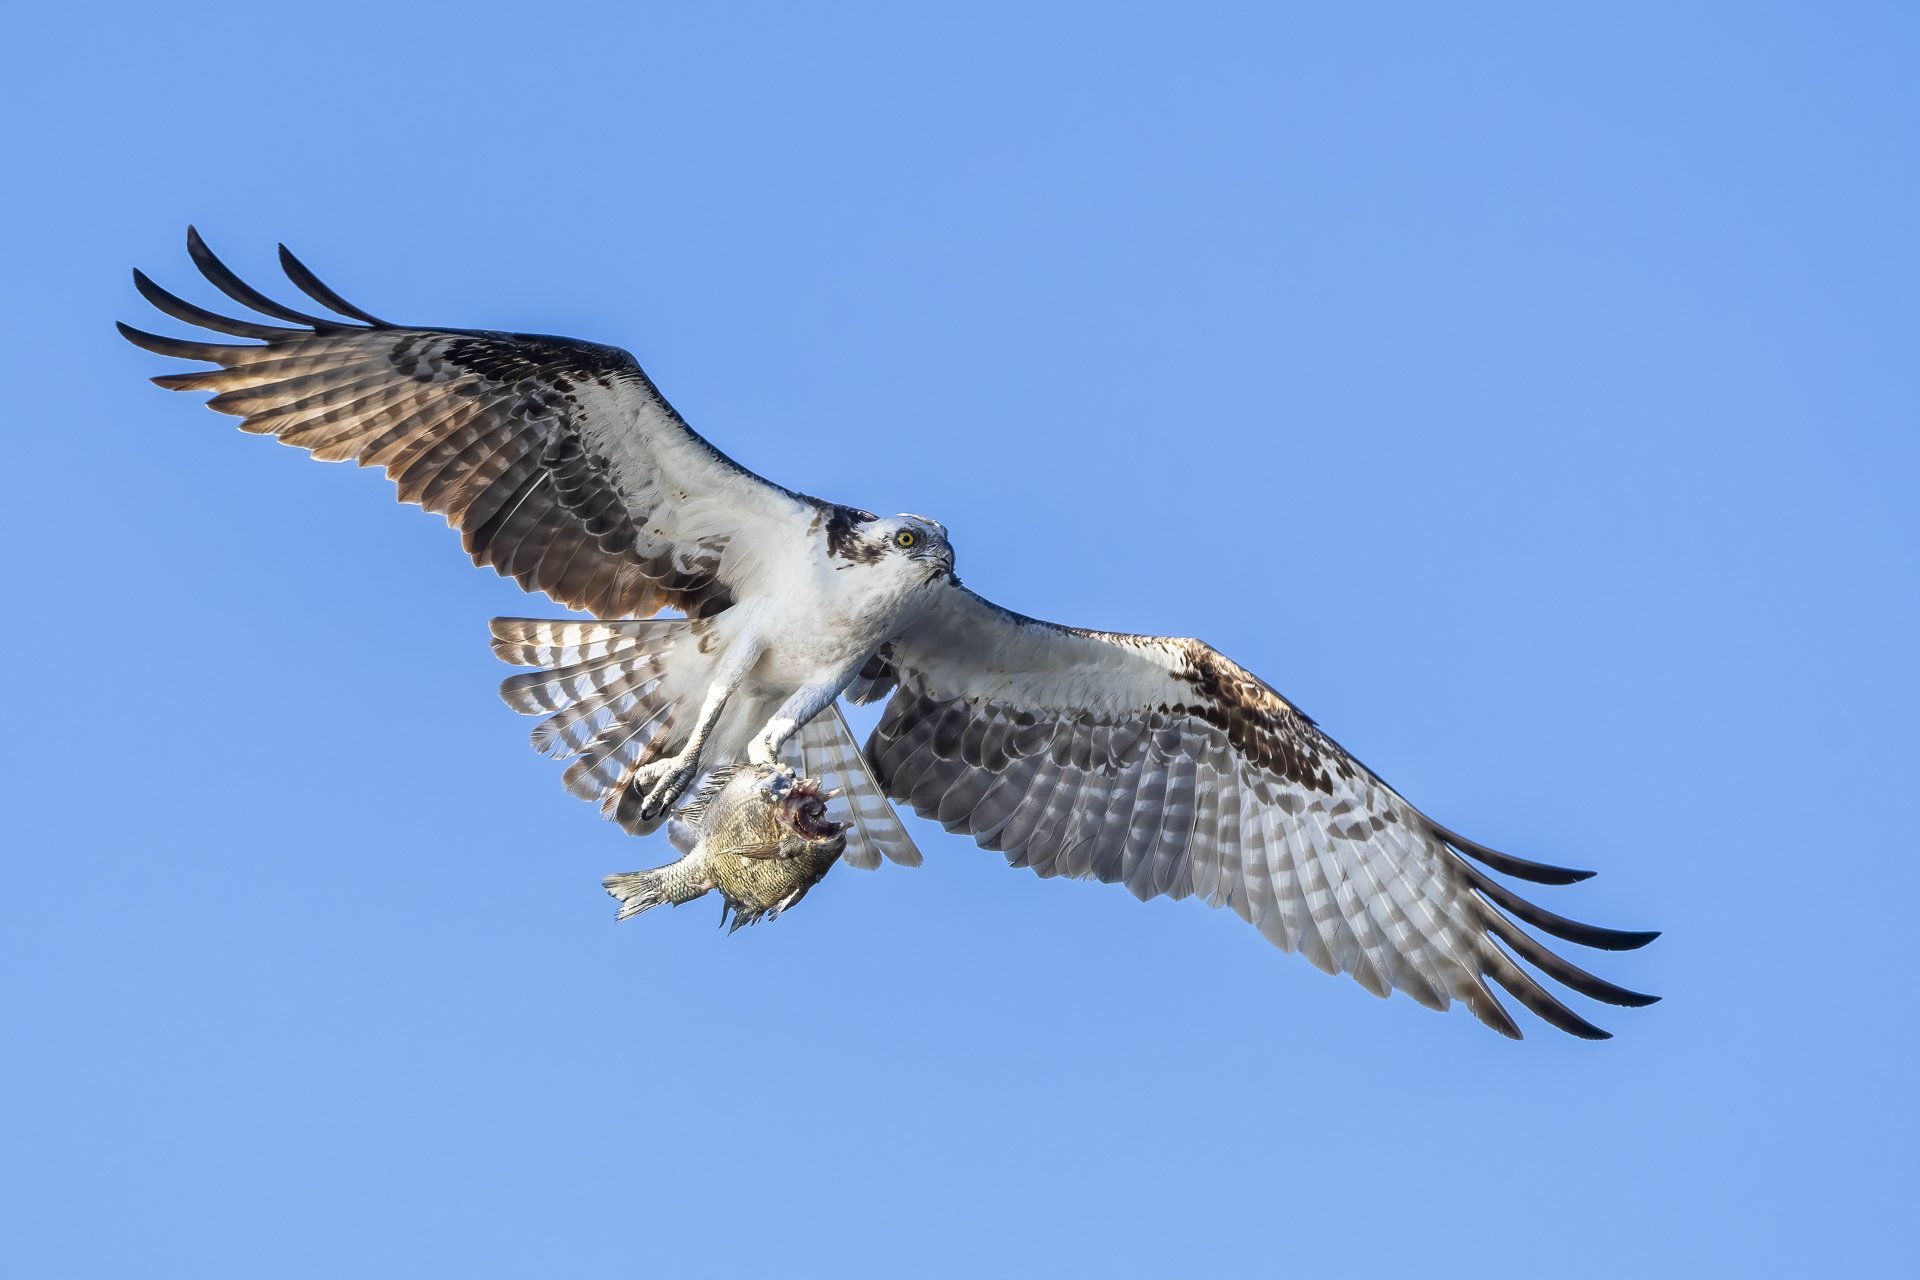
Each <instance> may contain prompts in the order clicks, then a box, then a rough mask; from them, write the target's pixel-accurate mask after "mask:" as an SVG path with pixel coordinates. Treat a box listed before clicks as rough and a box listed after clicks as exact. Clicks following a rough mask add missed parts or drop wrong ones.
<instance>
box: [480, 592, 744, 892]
mask: <svg viewBox="0 0 1920 1280" xmlns="http://www.w3.org/2000/svg"><path fill="white" fill-rule="evenodd" d="M697 625H698V624H696V623H693V622H689V621H687V620H686V619H684V618H656V619H648V620H644V621H620V622H565V621H544V620H541V619H536V618H495V619H494V620H493V651H494V653H495V654H496V655H498V656H499V657H500V658H502V659H503V660H505V661H507V662H512V663H515V664H517V665H520V666H527V667H542V668H545V669H544V670H540V671H530V672H528V673H526V674H524V675H517V676H512V677H510V678H509V679H507V680H506V681H504V682H503V683H502V684H501V685H500V696H501V697H502V698H503V699H505V700H506V703H507V705H508V706H510V707H512V708H513V709H514V710H515V711H519V712H522V713H524V714H527V715H546V717H547V718H546V719H544V720H542V721H541V722H540V723H539V724H538V725H536V726H535V727H534V730H533V746H534V749H535V750H536V751H539V752H541V753H542V754H545V755H552V756H557V757H559V758H560V759H563V760H571V761H572V763H571V764H569V765H568V766H567V772H566V774H565V776H564V779H563V780H564V781H565V783H566V787H567V790H569V791H571V792H572V793H573V794H574V795H577V796H579V797H580V798H582V799H583V800H596V801H598V802H599V804H600V810H601V812H602V813H604V814H606V816H607V817H609V818H612V819H613V820H614V821H616V822H618V823H619V824H620V825H621V827H623V828H624V829H626V830H627V831H630V832H632V833H633V834H635V835H644V834H646V833H647V832H650V831H652V830H653V829H654V828H656V827H658V826H659V825H660V820H659V819H655V820H654V821H652V822H641V821H640V802H641V801H642V800H643V799H644V798H645V797H643V796H640V795H637V794H634V792H633V789H632V788H629V787H628V786H627V782H628V780H629V779H630V778H631V777H632V776H633V773H634V771H635V770H637V769H639V768H642V767H643V766H645V765H647V764H650V763H652V762H653V761H655V760H659V759H662V758H664V757H666V756H670V755H672V754H673V753H674V752H675V751H677V750H678V749H679V748H680V746H681V744H682V742H684V740H685V738H686V735H687V733H688V732H689V731H690V729H691V723H692V720H693V714H694V711H695V710H697V709H698V707H699V705H700V700H701V699H702V698H704V697H705V696H706V690H707V685H708V683H709V681H710V679H711V671H712V665H713V662H714V658H712V657H710V656H709V655H707V654H703V653H701V652H700V646H699V643H698V637H697V636H696V634H695V632H694V628H695V626H697ZM549 713H551V714H549ZM683 713H684V714H683ZM649 905H651V904H649ZM642 909H643V908H639V907H636V908H634V910H642Z"/></svg>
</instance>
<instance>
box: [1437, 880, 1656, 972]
mask: <svg viewBox="0 0 1920 1280" xmlns="http://www.w3.org/2000/svg"><path fill="white" fill-rule="evenodd" d="M1456 865H1458V866H1459V868H1460V869H1461V870H1462V871H1463V872H1465V873H1466V877H1467V882H1468V883H1469V884H1471V885H1472V886H1473V887H1474V889H1475V890H1477V891H1478V892H1479V894H1480V895H1481V896H1482V897H1483V898H1485V899H1487V900H1488V901H1489V902H1491V903H1492V904H1494V905H1495V906H1498V907H1500V908H1502V909H1504V910H1506V911H1509V912H1511V913H1512V914H1513V915H1514V916H1516V917H1517V918H1519V919H1521V920H1524V921H1525V922H1526V923H1528V924H1530V925H1532V926H1534V927H1535V928H1536V929H1544V930H1546V931H1547V932H1548V933H1550V934H1552V935H1553V936H1554V937H1556V938H1565V939H1566V940H1567V941H1568V942H1577V943H1579V944H1580V945H1581V946H1583V947H1595V948H1597V949H1599V950H1601V951H1632V950H1634V949H1636V948H1638V947H1644V946H1646V945H1647V944H1648V943H1649V942H1652V941H1653V940H1654V939H1655V938H1657V937H1659V936H1660V935H1659V934H1658V933H1657V932H1646V931H1635V930H1630V929H1608V928H1605V927H1604V926H1601V925H1597V924H1586V923H1583V922H1581V921H1579V920H1569V919H1567V917H1565V916H1562V915H1556V914H1554V913H1553V912H1551V911H1548V910H1547V909H1546V908H1545V907H1542V906H1538V905H1536V904H1534V903H1531V902H1528V901H1527V900H1526V899H1525V898H1523V897H1521V896H1520V895H1519V894H1517V893H1515V892H1513V891H1512V890H1511V889H1509V888H1507V887H1506V886H1505V885H1502V884H1499V883H1497V882H1495V881H1493V880H1490V879H1488V878H1487V877H1486V875H1485V874H1483V873H1482V872H1480V871H1478V870H1476V869H1475V868H1473V867H1471V866H1468V865H1467V864H1466V863H1465V862H1464V861H1463V862H1459V863H1457V864H1456Z"/></svg>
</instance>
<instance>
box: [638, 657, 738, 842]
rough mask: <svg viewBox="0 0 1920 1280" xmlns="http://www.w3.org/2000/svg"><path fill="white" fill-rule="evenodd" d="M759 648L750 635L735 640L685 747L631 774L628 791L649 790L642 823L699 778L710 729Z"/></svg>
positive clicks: (714, 675)
mask: <svg viewBox="0 0 1920 1280" xmlns="http://www.w3.org/2000/svg"><path fill="white" fill-rule="evenodd" d="M762 648H763V646H762V645H761V643H760V641H759V639H758V638H757V637H756V636H754V635H753V633H752V632H748V633H747V634H745V635H743V636H741V637H740V638H739V639H737V640H735V641H734V642H733V645H732V647H730V648H729V649H728V650H727V656H726V657H725V658H723V659H721V662H720V666H719V667H718V669H716V670H715V671H714V673H713V683H712V684H710V685H708V686H707V697H706V701H704V702H702V703H701V704H700V716H699V718H698V719H697V720H695V721H694V725H693V733H692V734H691V735H690V736H689V737H688V738H687V743H686V745H685V746H683V747H681V748H680V750H679V752H678V753H677V754H675V755H671V756H668V757H667V758H666V759H664V760H656V761H654V762H653V763H652V764H649V765H645V766H643V767H641V768H639V769H636V770H635V771H634V774H633V778H632V780H631V781H630V782H629V783H628V784H627V785H628V787H629V788H630V789H633V790H636V791H637V790H639V789H641V788H643V787H645V788H649V789H648V790H647V792H646V799H645V800H644V801H643V802H642V803H641V806H640V820H641V821H642V822H652V821H653V820H654V819H655V818H658V817H659V816H660V815H661V814H663V813H665V812H666V811H667V810H669V809H671V808H672V807H673V802H674V801H676V800H678V799H679V798H680V797H681V795H682V794H684V793H685V792H686V789H687V788H688V787H689V786H691V785H692V784H693V780H694V779H695V778H697V777H699V776H700V752H701V749H702V748H704V747H705V746H706V745H707V738H708V736H709V735H710V734H712V733H713V727H714V725H716V724H718V723H719V722H720V714H721V713H722V712H723V711H725V710H726V709H727V699H728V698H729V697H731V696H733V691H734V690H735V689H738V688H739V687H740V684H741V682H742V681H744V680H745V679H746V678H747V672H749V671H751V670H752V669H753V664H754V663H755V662H758V661H759V660H760V653H761V650H762Z"/></svg>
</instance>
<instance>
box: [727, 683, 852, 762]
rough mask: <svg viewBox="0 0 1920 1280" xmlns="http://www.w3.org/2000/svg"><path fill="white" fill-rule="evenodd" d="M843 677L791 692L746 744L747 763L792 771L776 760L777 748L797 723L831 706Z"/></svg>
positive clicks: (811, 684)
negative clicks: (756, 734) (765, 724)
mask: <svg viewBox="0 0 1920 1280" xmlns="http://www.w3.org/2000/svg"><path fill="white" fill-rule="evenodd" d="M846 684H847V681H846V679H845V677H842V678H841V679H839V680H813V681H809V682H808V683H806V684H803V685H801V686H800V687H799V688H798V689H795V690H794V691H793V694H792V696H790V697H789V698H788V699H787V700H786V701H785V702H783V703H781V704H780V709H779V710H778V711H776V712H774V713H773V719H771V720H769V721H767V727H766V728H765V729H763V730H761V731H760V735H759V736H758V737H756V738H755V739H754V740H753V742H752V743H751V744H749V745H748V747H747V762H748V763H749V764H754V765H758V766H759V767H760V768H762V769H780V770H781V771H782V772H785V773H792V772H793V771H792V770H791V769H787V768H786V767H785V766H784V765H782V764H781V763H780V748H782V747H784V746H786V745H787V739H789V738H791V737H792V736H793V735H794V734H796V733H798V732H799V731H800V726H801V725H803V724H805V723H806V722H807V721H809V720H811V719H813V718H814V717H815V716H817V715H819V714H820V713H821V712H822V711H825V710H826V709H827V708H828V707H830V706H832V705H833V700H834V699H835V698H837V697H839V696H840V690H842V689H844V688H845V687H846Z"/></svg>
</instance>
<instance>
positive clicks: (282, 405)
mask: <svg viewBox="0 0 1920 1280" xmlns="http://www.w3.org/2000/svg"><path fill="white" fill-rule="evenodd" d="M187 251H188V253H189V254H191V255H192V257H193V261H194V263H195V265H197V266H198V267H199V268H200V271H201V273H202V274H203V275H205V276H206V277H207V279H208V280H210V281H211V282H212V283H213V285H214V286H215V287H216V288H218V289H219V290H220V291H221V292H222V293H224V294H226V295H227V296H228V297H229V298H232V299H233V300H234V301H236V302H238V303H240V304H241V305H242V306H244V307H248V308H251V309H252V310H253V311H255V312H258V313H260V314H261V315H263V316H267V317H270V318H272V319H274V320H279V321H285V322H288V323H289V324H291V325H292V326H294V327H291V328H289V327H284V326H282V325H274V324H264V323H261V322H260V321H258V320H254V319H235V318H232V317H228V316H224V315H218V314H216V313H214V312H211V311H207V310H204V309H202V308H200V307H197V306H195V305H193V304H192V303H190V302H187V301H184V300H183V299H180V298H177V297H175V296H174V295H173V294H171V293H168V292H167V291H166V290H164V289H162V288H160V286H158V285H156V284H155V283H153V281H152V280H150V279H148V278H147V277H146V275H144V274H143V273H141V272H139V271H136V272H134V277H133V278H134V284H135V285H136V286H137V287H138V288H139V290H140V292H141V294H142V295H144V296H145V297H146V299H147V300H148V301H149V302H151V303H152V304H153V305H154V306H156V307H158V308H159V309H160V310H161V311H163V312H165V313H166V314H167V315H169V316H172V317H173V318H175V319H177V320H183V321H185V322H187V323H188V324H192V325H197V326H199V327H200V328H202V329H209V330H212V331H214V332H215V333H221V334H228V335H231V336H233V337H238V338H245V339H250V340H251V341H249V342H247V343H243V344H233V343H213V342H203V341H189V340H183V339H179V338H168V337H162V336H160V335H157V334H152V333H146V332H143V331H141V330H139V329H134V328H132V327H130V326H128V325H124V324H123V325H121V326H120V332H121V333H123V334H124V335H125V336H126V337H127V338H128V339H129V340H130V341H132V342H134V343H135V344H137V345H139V346H141V347H144V348H146V349H147V350H149V351H153V352H157V353H159V354H160V355H165V356H177V357H179V358H181V359H185V360H201V361H206V362H208V363H211V364H214V365H217V366H219V367H218V368H216V369H212V370H207V371H204V372H195V373H178V374H168V375H166V376H163V377H158V378H155V379H154V381H155V382H156V383H158V384H159V385H160V386H162V387H167V388H169V389H171V390H176V391H213V392H217V393H218V394H217V395H215V396H214V397H213V399H212V400H210V401H209V402H208V407H209V408H213V409H217V410H219V411H220V412H222V413H231V414H235V415H237V416H238V417H240V418H241V419H242V421H241V424H240V426H241V429H242V430H244V431H251V432H255V433H258V434H264V435H272V436H276V437H278V438H279V439H280V441H281V442H282V443H285V444H290V445H297V446H299V447H300V448H303V449H306V450H309V451H310V452H311V453H312V454H313V456H314V457H316V458H319V459H321V460H322V461H326V462H343V461H346V460H348V459H352V460H353V461H355V462H358V463H359V464H360V465H361V466H363V467H366V466H382V467H385V468H386V472H387V475H388V476H389V477H390V478H391V479H392V480H393V481H394V482H395V483H396V484H397V485H398V486H399V497H400V500H401V501H403V502H416V503H419V504H420V505H421V506H423V507H425V508H426V509H427V510H429V511H434V512H438V513H440V514H442V515H444V516H446V518H447V522H448V523H449V524H451V525H453V526H454V527H456V528H458V529H459V530H460V531H461V532H462V533H463V534H464V535H465V542H466V548H467V550H468V552H470V553H471V554H472V556H473V560H474V563H475V564H485V565H490V566H492V567H493V568H494V569H496V570H498V571H499V572H500V573H502V574H504V575H506V576H508V577H511V578H513V579H514V580H515V581H517V582H518V583H520V585H521V586H523V587H526V588H528V589H531V590H538V591H544V592H546V593H547V594H548V595H550V596H552V597H553V598H554V599H555V600H558V601H559V602H560V603H562V604H565V605H568V606H571V607H573V608H576V609H584V610H586V611H588V612H591V613H594V614H597V615H599V616H601V617H618V616H621V615H633V616H638V617H646V616H648V615H650V614H653V613H655V612H657V611H658V610H660V609H662V608H675V609H681V610H683V611H685V612H686V613H687V614H688V615H689V616H693V617H700V616H705V615H709V614H712V613H715V612H718V611H719V610H721V609H724V608H726V607H727V605H728V604H729V603H731V601H732V600H733V599H734V598H735V597H736V596H738V595H742V594H747V593H750V592H751V591H753V590H754V589H755V582H754V572H755V569H756V567H757V561H756V557H755V548H756V547H763V546H767V545H773V544H774V540H776V539H782V538H793V537H796V536H799V534H800V533H801V532H802V531H803V530H804V529H805V528H806V526H807V524H808V523H809V522H810V521H811V520H812V519H813V516H814V508H813V507H812V506H811V505H810V503H809V501H808V500H806V499H803V498H800V497H799V496H797V495H795V494H793V493H790V492H788V491H787V490H785V489H782V488H780V487H778V486H777V485H773V484H770V483H769V482H767V481H766V480H763V479H761V478H760V477H759V476H757V475H754V474H753V473H752V472H750V471H748V470H747V469H745V468H744V467H742V466H740V465H739V464H737V463H735V462H734V461H733V460H732V459H730V458H728V457H727V456H726V455H724V454H722V453H721V452H720V451H719V450H717V449H715V448H714V447H713V446H712V445H710V444H708V443H707V442H706V441H705V440H703V439H701V438H700V436H698V435H696V434H695V433H694V432H693V430H692V429H691V428H689V427H688V426H687V424H686V423H685V422H684V421H682V420H681V418H680V415H679V414H677V413H675V412H674V410H673V406H672V405H670V404H668V403H667V402H666V400H665V399H664V398H663V397H662V396H661V395H660V393H659V391H658V390H656V389H655V388H654V385H653V383H652V381H651V380H649V379H648V377H647V375H646V374H645V373H644V372H643V371H642V370H641V368H640V366H639V365H638V364H637V363H635V361H634V359H633V357H632V356H630V355H628V354H627V353H626V352H624V351H621V350H619V349H618V348H615V347H605V346H598V345H595V344H593V343H588V342H579V341H576V340H574V339H571V338H555V337H547V336H544V335H532V334H516V333H496V332H492V331H481V330H463V329H417V328H409V327H406V326H402V325H393V324H389V323H387V322H386V321H384V320H380V319H377V318H376V317H374V316H372V315H370V314H368V313H367V312H365V311H362V310H360V309H359V308H358V307H356V306H354V305H353V304H351V303H349V302H347V301H346V300H345V299H344V298H342V297H340V295H339V294H337V293H335V292H334V291H333V290H332V289H329V288H328V287H327V286H326V285H324V284H322V283H321V282H320V281H319V280H318V279H317V278H316V277H315V276H314V274H313V273H312V272H311V271H309V270H308V269H307V268H306V267H305V266H304V265H302V264H301V262H300V261H299V259H297V258H295V257H294V256H293V255H292V254H291V253H289V252H288V251H287V249H286V247H285V246H284V245H283V246H281V249H280V261H281V265H282V266H283V267H284V268H285V270H286V273H287V277H288V279H290V280H291V281H292V282H293V284H294V285H295V286H297V287H298V288H299V289H300V291H301V292H303V293H305V294H306V295H307V296H308V297H310V298H312V299H313V300H314V301H315V302H318V303H319V304H320V305H321V306H323V307H326V308H328V309H330V310H331V311H334V312H336V313H338V314H337V316H331V317H329V316H316V315H308V314H306V313H305V312H301V311H296V310H294V309H293V308H291V307H288V306H285V305H283V304H281V303H279V302H276V301H274V300H273V299H272V298H269V297H267V296H266V295H265V294H262V293H260V292H259V291H258V290H256V289H254V288H253V287H252V286H251V285H248V284H246V283H245V282H244V281H242V280H241V279H240V278H239V277H238V276H236V275H234V273H233V272H232V271H230V270H229V269H228V268H227V267H226V265H225V264H224V263H222V262H221V261H220V260H219V259H218V258H216V257H214V255H213V253H212V251H211V250H209V249H208V248H207V246H206V244H205V242H204V241H202V240H201V239H200V236H199V234H198V233H197V232H195V231H194V230H192V229H191V228H189V229H188V231H187Z"/></svg>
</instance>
